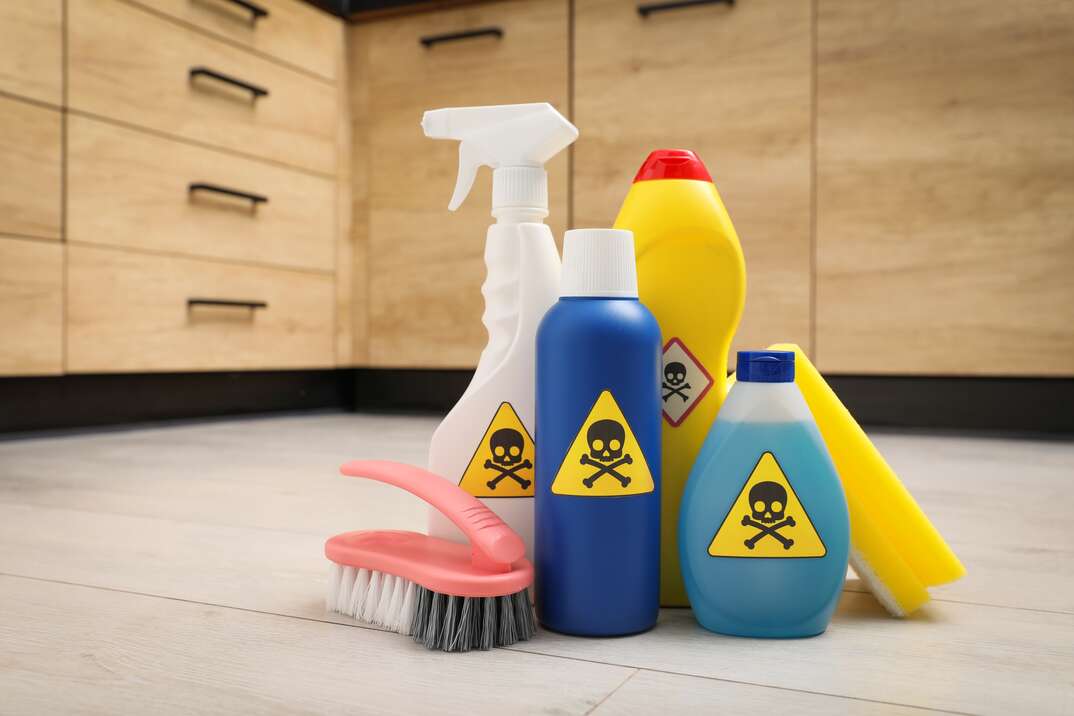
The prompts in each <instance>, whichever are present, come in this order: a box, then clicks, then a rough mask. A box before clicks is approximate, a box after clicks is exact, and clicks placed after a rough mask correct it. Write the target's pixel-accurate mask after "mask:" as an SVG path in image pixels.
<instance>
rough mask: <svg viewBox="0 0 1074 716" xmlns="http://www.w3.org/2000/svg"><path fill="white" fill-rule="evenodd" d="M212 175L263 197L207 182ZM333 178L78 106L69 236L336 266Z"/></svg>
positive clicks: (70, 167)
mask: <svg viewBox="0 0 1074 716" xmlns="http://www.w3.org/2000/svg"><path fill="white" fill-rule="evenodd" d="M191 183H206V184H213V185H216V186H221V187H225V188H229V189H234V190H238V191H244V192H249V193H253V194H258V195H261V196H264V197H265V198H266V199H267V201H266V202H265V203H263V204H257V205H254V204H252V203H251V202H250V201H248V200H246V199H241V198H237V197H230V196H225V195H222V194H217V193H212V192H208V191H198V192H193V193H191V192H189V191H188V187H189V186H190V184H191ZM335 201H336V186H335V183H334V182H333V181H332V180H331V179H327V178H325V177H319V176H313V175H311V174H307V173H305V172H298V171H294V170H291V169H285V168H283V167H280V166H276V165H273V164H266V163H264V162H256V161H253V160H250V159H245V158H242V157H237V156H234V155H232V154H225V153H223V152H217V151H213V150H211V149H205V148H203V147H197V146H194V145H191V144H188V143H186V142H177V141H174V140H171V139H165V138H163V137H160V136H158V135H155V134H148V133H145V132H140V131H137V130H134V129H129V128H126V127H121V126H117V125H114V124H111V123H109V122H105V121H101V120H97V119H90V118H88V117H81V116H76V115H72V116H71V117H69V118H68V126H67V227H68V228H67V238H68V240H70V241H81V242H84V243H91V244H103V245H105V246H117V247H124V248H136V249H147V250H151V251H162V252H168V253H176V254H186V255H189V256H204V257H207V258H217V259H230V260H232V261H241V262H244V263H252V264H274V265H278V266H289V267H294V268H305V269H320V270H324V271H333V270H334V269H335V264H336V256H335V250H336V246H335V241H334V238H335V227H336V216H335Z"/></svg>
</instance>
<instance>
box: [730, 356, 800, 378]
mask: <svg viewBox="0 0 1074 716" xmlns="http://www.w3.org/2000/svg"><path fill="white" fill-rule="evenodd" d="M735 380H738V381H741V382H743V383H793V382H794V351H739V352H738V369H737V370H736V371H735Z"/></svg>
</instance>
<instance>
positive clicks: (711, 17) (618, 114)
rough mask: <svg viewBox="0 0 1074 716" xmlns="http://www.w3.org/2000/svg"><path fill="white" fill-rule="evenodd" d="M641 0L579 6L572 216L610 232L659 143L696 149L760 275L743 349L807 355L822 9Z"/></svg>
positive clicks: (794, 0)
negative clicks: (815, 12) (643, 2)
mask: <svg viewBox="0 0 1074 716" xmlns="http://www.w3.org/2000/svg"><path fill="white" fill-rule="evenodd" d="M638 4H639V3H638V0H576V2H575V3H574V7H575V58H574V68H575V80H574V83H575V84H574V87H575V88H574V97H575V103H574V117H575V123H576V124H577V125H578V127H579V128H580V129H581V136H580V137H579V139H578V141H577V142H576V143H575V153H574V224H575V226H610V225H611V223H612V221H614V219H615V215H616V213H617V212H618V210H619V206H620V204H621V203H622V201H623V198H624V197H625V196H626V193H627V190H628V189H629V188H630V182H631V180H632V179H633V177H634V173H635V172H637V170H638V167H639V166H640V165H641V162H642V161H643V160H644V159H645V157H646V156H647V155H648V153H649V152H650V151H651V150H653V149H660V148H686V149H693V150H695V151H697V152H698V154H699V155H700V156H701V158H702V160H704V162H705V164H706V166H707V167H708V170H709V172H710V173H711V174H712V177H713V179H714V180H715V182H716V186H717V187H718V188H719V191H720V194H721V196H722V197H723V200H724V202H725V204H726V205H727V210H728V211H729V212H730V215H731V220H732V221H733V222H734V224H735V228H736V229H737V231H738V234H739V237H740V238H741V240H742V250H743V252H744V253H745V257H746V269H747V271H748V273H749V281H748V286H747V291H746V308H745V313H744V315H743V318H742V324H741V326H740V328H739V331H738V334H737V335H736V337H735V342H734V346H733V350H739V349H746V348H763V347H764V346H766V345H769V344H770V343H774V342H777V341H794V342H797V343H799V344H801V345H802V346H803V347H804V348H806V349H807V350H808V347H809V343H810V327H811V318H810V294H811V269H810V264H811V258H812V256H811V253H812V250H811V233H812V227H811V223H812V208H811V201H812V200H811V191H812V179H811V173H812V165H811V159H810V154H811V128H812V121H811V118H810V111H811V102H812V95H811V91H812V87H811V77H810V75H811V63H812V52H813V45H812V27H813V25H812V7H811V3H810V1H809V0H745V1H744V2H741V3H737V4H735V5H734V6H729V5H726V4H712V5H698V6H694V7H682V8H678V9H670V10H666V11H663V12H658V13H653V14H651V15H649V16H648V17H641V16H640V15H639V14H638V10H637V8H638ZM732 364H733V361H732Z"/></svg>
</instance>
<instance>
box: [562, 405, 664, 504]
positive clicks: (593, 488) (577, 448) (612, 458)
mask: <svg viewBox="0 0 1074 716" xmlns="http://www.w3.org/2000/svg"><path fill="white" fill-rule="evenodd" d="M654 489H655V486H654V484H653V474H652V473H651V472H649V463H647V462H646V461H645V455H644V454H643V453H642V451H641V446H640V445H639V444H638V440H637V438H635V437H634V431H633V430H631V429H630V424H629V423H627V419H626V417H625V416H624V415H623V411H622V410H621V409H620V408H619V404H618V403H616V402H615V398H614V397H613V396H612V394H611V392H610V391H607V390H605V391H604V392H602V393H601V394H600V396H599V397H598V398H597V402H596V403H594V404H593V408H592V409H591V410H590V411H589V415H588V416H586V419H585V421H583V422H582V427H581V428H579V429H578V434H577V435H576V436H575V437H574V442H573V443H571V447H570V449H569V450H567V455H566V457H564V458H563V463H562V464H561V465H560V467H559V471H558V472H557V473H556V478H555V479H554V480H553V481H552V492H553V493H555V494H557V495H580V496H583V497H621V496H623V495H641V494H644V493H646V492H652V491H653V490H654Z"/></svg>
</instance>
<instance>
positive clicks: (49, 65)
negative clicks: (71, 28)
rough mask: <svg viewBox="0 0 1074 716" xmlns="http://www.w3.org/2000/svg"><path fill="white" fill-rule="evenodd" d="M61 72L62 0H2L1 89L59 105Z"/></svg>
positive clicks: (0, 12) (0, 14) (0, 7)
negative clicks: (21, 0) (18, 0)
mask: <svg viewBox="0 0 1074 716" xmlns="http://www.w3.org/2000/svg"><path fill="white" fill-rule="evenodd" d="M62 71H63V0H35V2H17V1H15V0H11V1H10V2H3V3H0V92H10V93H12V94H16V95H19V96H21V97H26V98H29V99H34V100H38V101H39V102H48V103H49V104H54V105H59V104H61V103H62V102H63V75H62ZM2 134H4V132H2V131H0V135H2Z"/></svg>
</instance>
